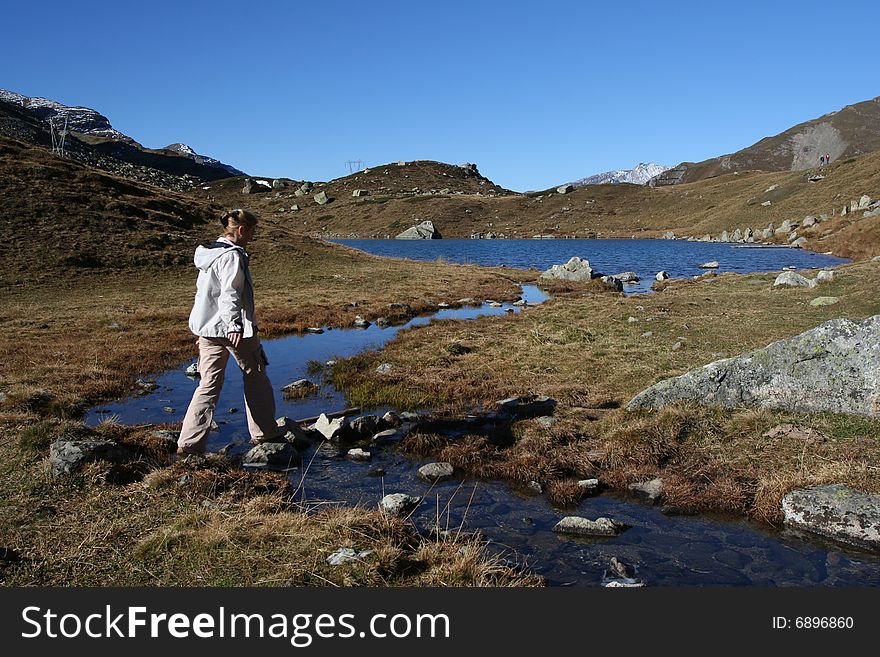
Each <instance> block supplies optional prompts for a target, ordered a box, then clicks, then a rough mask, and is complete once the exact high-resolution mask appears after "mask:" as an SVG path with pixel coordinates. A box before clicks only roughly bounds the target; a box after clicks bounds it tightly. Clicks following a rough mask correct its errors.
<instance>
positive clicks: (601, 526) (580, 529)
mask: <svg viewBox="0 0 880 657" xmlns="http://www.w3.org/2000/svg"><path fill="white" fill-rule="evenodd" d="M624 529H626V526H625V525H623V524H621V523H618V522H615V521H614V520H612V519H611V518H604V517H603V518H596V519H595V520H590V519H588V518H581V517H580V516H566V517H564V518H563V519H562V520H560V521H559V522H558V523H556V526H555V527H553V531H554V532H556V533H558V534H571V535H573V536H617V535H618V534H619V533H620V532H622V531H623V530H624Z"/></svg>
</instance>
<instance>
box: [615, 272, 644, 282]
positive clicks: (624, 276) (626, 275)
mask: <svg viewBox="0 0 880 657" xmlns="http://www.w3.org/2000/svg"><path fill="white" fill-rule="evenodd" d="M614 278H616V279H617V280H619V281H620V282H621V283H638V282H639V281H640V280H642V279H641V278H639V275H638V274H637V273H635V272H634V271H624V272H621V273H619V274H614Z"/></svg>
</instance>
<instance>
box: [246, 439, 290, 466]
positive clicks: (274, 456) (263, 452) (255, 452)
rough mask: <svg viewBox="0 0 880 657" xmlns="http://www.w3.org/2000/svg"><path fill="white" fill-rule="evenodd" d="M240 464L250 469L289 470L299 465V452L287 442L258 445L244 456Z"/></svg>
mask: <svg viewBox="0 0 880 657" xmlns="http://www.w3.org/2000/svg"><path fill="white" fill-rule="evenodd" d="M241 463H242V465H243V466H246V467H252V468H280V469H283V468H291V467H293V466H295V465H296V464H298V463H299V452H297V451H296V447H294V446H293V445H291V444H290V443H289V442H287V441H284V442H279V443H275V442H266V443H260V444H259V445H257V446H255V447H254V448H253V449H251V450H250V451H249V452H248V453H247V454H245V455H244V458H243V459H242V462H241Z"/></svg>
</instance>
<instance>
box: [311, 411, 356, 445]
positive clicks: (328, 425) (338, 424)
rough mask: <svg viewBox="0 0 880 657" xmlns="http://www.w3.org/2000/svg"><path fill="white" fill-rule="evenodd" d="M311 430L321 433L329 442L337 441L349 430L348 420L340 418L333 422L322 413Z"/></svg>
mask: <svg viewBox="0 0 880 657" xmlns="http://www.w3.org/2000/svg"><path fill="white" fill-rule="evenodd" d="M311 429H313V430H314V431H317V432H319V433H320V434H321V435H322V436H324V437H325V438H326V439H327V440H336V439H337V438H340V437H342V435H343V434H344V433H345V432H346V431H347V430H348V418H347V417H338V418H335V419H333V420H331V419H330V418H328V417H327V415H326V414H325V413H321V415H320V416H319V417H318V420H317V422H315V423H314V424H313V425H312V426H311Z"/></svg>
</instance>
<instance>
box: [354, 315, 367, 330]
mask: <svg viewBox="0 0 880 657" xmlns="http://www.w3.org/2000/svg"><path fill="white" fill-rule="evenodd" d="M352 323H353V324H354V325H355V326H356V327H358V328H367V327H368V326H369V325H370V322H369V320H366V319H364V318H363V317H361V316H360V315H355V316H354V322H352Z"/></svg>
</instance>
